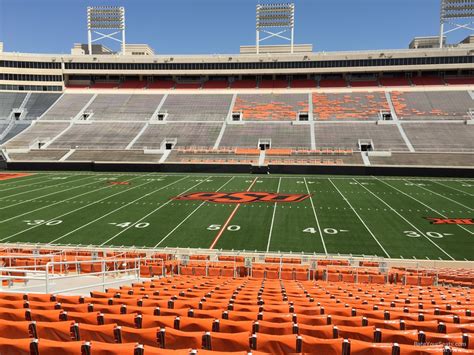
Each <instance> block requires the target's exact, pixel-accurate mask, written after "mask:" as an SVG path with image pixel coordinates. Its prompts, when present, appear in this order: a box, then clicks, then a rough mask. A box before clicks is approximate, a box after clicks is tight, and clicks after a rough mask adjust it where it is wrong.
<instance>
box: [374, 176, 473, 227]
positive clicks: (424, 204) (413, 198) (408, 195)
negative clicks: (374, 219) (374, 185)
mask: <svg viewBox="0 0 474 355" xmlns="http://www.w3.org/2000/svg"><path fill="white" fill-rule="evenodd" d="M374 178H375V179H377V180H378V181H380V182H382V183H383V184H385V185H387V186H389V187H391V188H392V189H394V190H396V191H398V192H400V193H401V194H403V195H405V196H407V197H409V198H411V199H412V200H415V201H416V202H418V203H419V204H421V205H423V206H425V207H426V208H429V209H430V210H432V211H433V212H435V213H437V214H439V215H440V216H441V217H443V218H448V217H447V216H446V215H444V214H442V213H440V212H438V211H437V210H435V209H434V208H432V207H431V206H428V205H427V204H426V203H423V202H421V201H420V200H418V199H417V198H415V197H413V196H411V195H410V194H407V193H405V192H403V191H402V190H400V189H397V188H396V187H395V186H392V185H390V184H389V183H388V182H385V181H383V180H380V179H379V178H377V177H376V176H374ZM456 226H458V227H459V228H461V229H464V230H465V231H466V232H468V233H469V234H470V235H473V234H474V233H473V232H471V231H470V230H469V229H467V228H465V227H464V226H462V225H460V224H456Z"/></svg>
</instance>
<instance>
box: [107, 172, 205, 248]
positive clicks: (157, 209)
mask: <svg viewBox="0 0 474 355" xmlns="http://www.w3.org/2000/svg"><path fill="white" fill-rule="evenodd" d="M181 180H182V179H181ZM203 182H206V180H202V181H200V182H198V183H197V184H195V185H193V186H191V187H190V188H189V189H187V190H185V191H183V192H181V193H180V194H179V195H178V196H181V195H182V194H184V193H185V192H188V191H189V190H192V189H194V188H195V187H196V186H198V185H201V184H202V183H203ZM173 201H174V200H168V201H167V202H165V203H164V204H162V205H161V206H160V207H157V208H155V209H154V210H153V211H151V212H149V213H147V214H146V215H145V216H143V217H142V218H140V219H139V220H137V221H135V222H134V223H132V224H131V225H130V226H128V227H126V228H125V229H122V230H121V231H120V232H118V233H117V234H115V235H113V236H112V237H110V238H109V239H107V240H106V241H105V242H103V243H102V244H100V246H103V245H105V244H107V243H109V242H110V241H112V240H113V239H115V238H117V237H118V236H119V235H120V234H122V233H124V232H126V231H127V230H129V229H130V228H132V227H133V226H134V225H135V224H137V223H140V222H141V221H143V220H144V219H145V218H147V217H148V216H151V215H152V214H153V213H155V212H156V211H159V210H160V209H162V208H163V207H165V206H167V205H168V204H169V203H171V202H173Z"/></svg>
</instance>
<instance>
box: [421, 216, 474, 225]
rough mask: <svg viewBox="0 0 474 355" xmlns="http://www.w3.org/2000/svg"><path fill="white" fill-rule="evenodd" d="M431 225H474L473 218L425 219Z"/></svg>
mask: <svg viewBox="0 0 474 355" xmlns="http://www.w3.org/2000/svg"><path fill="white" fill-rule="evenodd" d="M425 218H426V219H427V220H428V221H430V223H431V224H458V225H471V224H474V220H473V219H472V218H438V217H425Z"/></svg>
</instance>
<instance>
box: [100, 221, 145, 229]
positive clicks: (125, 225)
mask: <svg viewBox="0 0 474 355" xmlns="http://www.w3.org/2000/svg"><path fill="white" fill-rule="evenodd" d="M109 224H111V225H113V226H116V227H120V228H128V227H131V226H133V227H135V228H138V229H142V228H146V227H148V226H150V223H148V222H140V223H136V224H133V223H132V222H122V223H116V222H111V223H109Z"/></svg>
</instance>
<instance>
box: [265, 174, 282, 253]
mask: <svg viewBox="0 0 474 355" xmlns="http://www.w3.org/2000/svg"><path fill="white" fill-rule="evenodd" d="M280 185H281V177H280V178H279V179H278V187H277V193H279V192H280ZM276 209H277V203H276V202H275V203H274V204H273V214H272V222H271V224H270V231H269V232H268V242H267V253H268V251H269V250H270V243H271V242H272V233H273V222H274V221H275V213H276Z"/></svg>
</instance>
